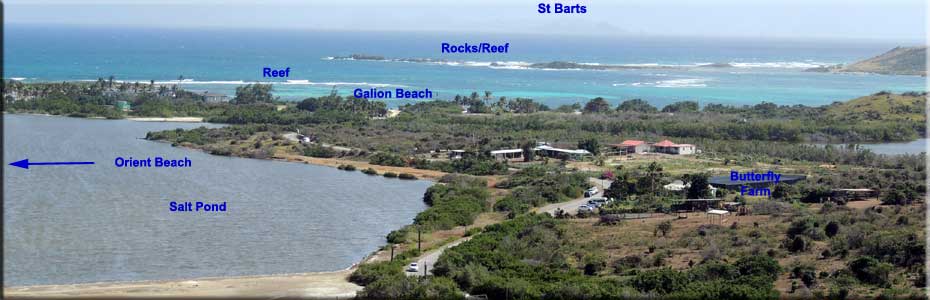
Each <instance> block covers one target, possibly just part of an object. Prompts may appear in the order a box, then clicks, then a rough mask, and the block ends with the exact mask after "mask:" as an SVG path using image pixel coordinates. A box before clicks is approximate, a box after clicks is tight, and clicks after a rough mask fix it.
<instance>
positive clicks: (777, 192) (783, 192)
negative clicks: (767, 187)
mask: <svg viewBox="0 0 930 300" xmlns="http://www.w3.org/2000/svg"><path fill="white" fill-rule="evenodd" d="M794 193H795V191H794V187H793V186H792V185H790V184H786V183H778V184H776V185H775V187H774V188H773V189H772V198H775V199H789V198H791V196H793V195H794Z"/></svg>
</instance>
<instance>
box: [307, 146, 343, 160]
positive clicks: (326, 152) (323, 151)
mask: <svg viewBox="0 0 930 300" xmlns="http://www.w3.org/2000/svg"><path fill="white" fill-rule="evenodd" d="M304 155H306V156H310V157H321V158H332V157H334V156H336V152H335V151H333V149H330V148H328V147H323V146H320V145H311V146H309V147H307V148H304Z"/></svg>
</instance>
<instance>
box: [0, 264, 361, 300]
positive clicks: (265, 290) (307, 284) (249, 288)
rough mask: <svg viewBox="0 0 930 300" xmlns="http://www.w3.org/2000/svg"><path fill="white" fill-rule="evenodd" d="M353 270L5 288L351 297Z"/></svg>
mask: <svg viewBox="0 0 930 300" xmlns="http://www.w3.org/2000/svg"><path fill="white" fill-rule="evenodd" d="M352 271H353V270H344V271H337V272H319V273H303V274H289V275H267V276H244V277H217V278H199V279H186V280H158V281H135V282H106V283H87V284H70V285H41V286H27V287H10V288H4V289H3V294H4V296H5V298H7V297H9V298H16V297H232V296H236V297H262V298H279V297H291V298H296V297H299V298H327V299H333V298H352V297H355V293H356V292H358V291H360V290H362V287H361V286H358V285H356V284H354V283H351V282H349V281H348V280H347V279H346V278H347V277H348V276H349V274H351V273H352Z"/></svg>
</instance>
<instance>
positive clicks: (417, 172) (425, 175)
mask: <svg viewBox="0 0 930 300" xmlns="http://www.w3.org/2000/svg"><path fill="white" fill-rule="evenodd" d="M273 159H278V160H283V161H290V162H303V163H306V164H313V165H318V166H328V167H338V166H339V165H353V166H355V168H356V169H357V170H358V171H361V170H364V169H368V168H372V169H374V170H375V171H377V172H378V175H379V176H380V175H382V174H384V173H385V172H393V173H396V174H400V173H408V174H411V175H413V176H416V177H417V179H426V180H431V181H438V180H439V178H442V176H445V175H446V174H448V173H445V172H442V171H436V170H423V169H415V168H411V167H391V166H381V165H373V164H370V163H367V162H362V161H354V160H349V159H339V158H318V157H310V156H303V155H296V154H276V155H275V156H274V157H273Z"/></svg>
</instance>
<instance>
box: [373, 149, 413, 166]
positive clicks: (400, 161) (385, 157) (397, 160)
mask: <svg viewBox="0 0 930 300" xmlns="http://www.w3.org/2000/svg"><path fill="white" fill-rule="evenodd" d="M368 162H369V163H370V164H373V165H381V166H392V167H405V166H407V162H406V161H404V158H402V157H400V156H399V155H395V154H390V153H384V152H379V153H376V154H375V155H372V156H371V157H369V158H368Z"/></svg>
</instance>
